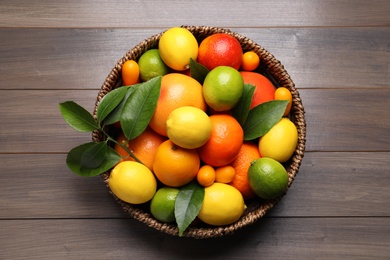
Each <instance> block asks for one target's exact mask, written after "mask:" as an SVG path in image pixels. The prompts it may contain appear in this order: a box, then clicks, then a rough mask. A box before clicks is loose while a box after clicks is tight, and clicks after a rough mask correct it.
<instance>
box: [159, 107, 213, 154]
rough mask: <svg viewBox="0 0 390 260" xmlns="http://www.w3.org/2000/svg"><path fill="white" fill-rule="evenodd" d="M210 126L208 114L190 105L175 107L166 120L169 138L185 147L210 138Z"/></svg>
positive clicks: (193, 146) (200, 143) (199, 145)
mask: <svg viewBox="0 0 390 260" xmlns="http://www.w3.org/2000/svg"><path fill="white" fill-rule="evenodd" d="M211 128H212V126H211V120H210V118H209V116H208V115H207V114H206V113H205V112H204V111H203V110H202V109H200V108H197V107H192V106H183V107H179V108H176V109H175V110H173V111H172V112H171V113H170V114H169V116H168V119H167V122H166V129H167V135H168V137H169V139H171V141H172V142H173V143H175V144H176V145H178V146H180V147H183V148H186V149H195V148H198V147H201V146H202V145H204V144H205V143H206V142H207V141H208V140H209V138H210V135H211Z"/></svg>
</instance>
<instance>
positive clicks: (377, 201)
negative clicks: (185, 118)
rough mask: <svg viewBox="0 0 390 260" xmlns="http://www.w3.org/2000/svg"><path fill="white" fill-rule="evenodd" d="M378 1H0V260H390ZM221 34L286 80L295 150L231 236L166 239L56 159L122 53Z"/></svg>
mask: <svg viewBox="0 0 390 260" xmlns="http://www.w3.org/2000/svg"><path fill="white" fill-rule="evenodd" d="M389 14H390V1H388V0H372V1H352V0H347V1H336V0H335V1H330V0H328V1H324V0H313V1H304V0H297V1H287V0H285V1H277V0H272V1H245V0H241V1H224V0H222V1H214V0H211V1H210V0H208V1H190V0H182V1H156V0H144V1H119V0H106V1H86V0H77V1H74V0H68V1H54V0H42V1H34V0H28V1H27V0H1V1H0V171H1V175H0V184H1V185H0V259H198V258H206V259H208V258H212V259H386V258H387V259H388V257H389V256H390V134H389V132H390V113H389V100H390V15H389ZM180 25H210V26H220V27H224V28H229V29H231V30H233V31H235V32H238V33H240V34H243V35H245V36H247V37H249V38H251V39H252V40H254V41H255V42H257V43H259V44H260V45H262V46H263V47H264V48H266V49H267V50H268V51H269V52H271V53H272V54H274V55H275V57H276V58H277V59H279V60H280V61H281V62H282V63H283V65H284V66H285V68H286V69H287V71H288V72H289V74H290V76H291V77H292V79H293V80H294V82H295V84H296V86H297V88H298V90H299V92H300V95H301V98H302V100H303V104H304V106H305V110H306V120H307V147H306V152H305V157H304V160H303V163H302V166H301V169H300V172H299V173H298V176H297V178H296V180H295V181H294V183H293V185H292V187H291V189H290V190H289V192H288V193H287V195H286V196H285V197H284V198H283V200H282V201H281V202H280V204H279V205H278V206H277V207H276V208H274V209H273V210H272V211H271V212H270V213H269V214H268V215H267V216H266V217H265V218H263V219H261V220H260V221H258V222H256V223H255V224H254V225H252V226H250V227H249V228H245V229H243V230H240V231H239V232H237V233H235V234H234V235H232V236H227V237H223V238H218V239H210V240H194V239H187V238H177V237H171V236H168V235H165V234H163V233H160V232H158V231H155V230H153V229H150V228H148V227H146V226H145V225H143V224H141V223H139V222H137V221H135V220H133V219H131V218H129V217H128V216H127V215H126V214H125V213H123V212H122V210H121V209H120V207H119V205H118V204H117V203H116V202H115V201H114V199H113V198H112V197H111V195H110V194H109V193H108V191H107V189H106V188H105V186H104V184H103V182H102V181H101V180H100V178H81V177H78V176H76V175H74V174H73V173H72V172H71V171H70V170H69V169H68V168H67V166H66V165H65V158H66V153H67V152H68V151H69V150H70V149H71V148H73V147H74V146H76V145H79V144H81V143H84V142H88V141H90V140H91V136H90V134H81V133H77V132H75V131H74V130H73V129H71V128H70V127H68V126H67V125H66V124H65V122H64V121H63V119H62V118H61V116H60V113H59V109H58V103H60V102H63V101H67V100H74V101H76V102H78V103H79V104H81V105H82V106H84V107H87V108H90V111H92V109H93V107H94V103H95V100H96V97H97V93H98V90H99V89H100V87H101V85H102V83H103V81H104V79H105V78H106V76H107V75H108V73H109V71H110V70H111V68H112V67H113V66H114V64H115V63H116V62H117V60H119V59H120V58H121V57H122V56H123V55H124V53H125V52H126V51H128V50H129V49H131V48H132V47H133V46H135V45H136V44H137V43H139V42H141V41H142V40H144V39H146V38H148V37H149V36H151V35H153V34H155V33H158V32H161V31H162V30H165V29H167V28H169V27H172V26H180Z"/></svg>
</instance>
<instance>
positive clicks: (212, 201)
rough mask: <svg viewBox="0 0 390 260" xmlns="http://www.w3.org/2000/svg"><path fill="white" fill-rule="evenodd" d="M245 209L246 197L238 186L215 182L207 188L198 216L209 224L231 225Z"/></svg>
mask: <svg viewBox="0 0 390 260" xmlns="http://www.w3.org/2000/svg"><path fill="white" fill-rule="evenodd" d="M244 209H245V204H244V198H243V197H242V195H241V193H240V192H239V191H238V190H237V189H236V188H234V187H233V186H231V185H229V184H225V183H218V182H215V183H213V184H212V185H211V186H208V187H206V188H205V194H204V199H203V204H202V208H201V209H200V211H199V214H198V217H199V219H200V220H202V221H203V222H205V223H207V224H209V225H213V226H223V225H229V224H232V223H234V222H236V221H237V220H238V219H239V218H240V217H241V216H242V214H243V213H244Z"/></svg>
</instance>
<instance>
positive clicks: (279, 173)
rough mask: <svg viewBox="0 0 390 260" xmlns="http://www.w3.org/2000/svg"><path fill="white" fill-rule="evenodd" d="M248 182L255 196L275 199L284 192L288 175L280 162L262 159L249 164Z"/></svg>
mask: <svg viewBox="0 0 390 260" xmlns="http://www.w3.org/2000/svg"><path fill="white" fill-rule="evenodd" d="M248 181H249V185H250V187H251V188H252V190H253V191H254V192H255V193H256V195H257V196H259V197H261V198H263V199H275V198H277V197H278V196H280V195H282V194H283V193H284V192H285V191H286V189H287V186H288V173H287V171H286V169H285V168H284V167H283V165H282V164H281V163H280V162H278V161H276V160H274V159H272V158H266V157H262V158H259V159H256V160H254V161H252V162H251V165H250V166H249V170H248Z"/></svg>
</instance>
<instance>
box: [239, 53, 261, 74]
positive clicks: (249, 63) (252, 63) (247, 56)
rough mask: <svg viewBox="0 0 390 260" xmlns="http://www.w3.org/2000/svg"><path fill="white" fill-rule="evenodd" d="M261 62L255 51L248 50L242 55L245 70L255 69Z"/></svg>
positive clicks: (242, 65) (242, 66)
mask: <svg viewBox="0 0 390 260" xmlns="http://www.w3.org/2000/svg"><path fill="white" fill-rule="evenodd" d="M259 64H260V58H259V56H258V55H257V54H256V53H255V52H254V51H247V52H245V53H244V55H242V64H241V68H242V69H243V70H245V71H252V70H255V69H256V68H257V67H258V66H259Z"/></svg>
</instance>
